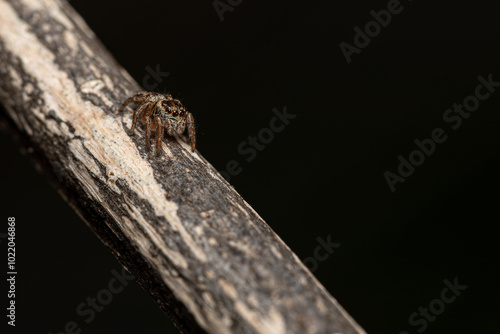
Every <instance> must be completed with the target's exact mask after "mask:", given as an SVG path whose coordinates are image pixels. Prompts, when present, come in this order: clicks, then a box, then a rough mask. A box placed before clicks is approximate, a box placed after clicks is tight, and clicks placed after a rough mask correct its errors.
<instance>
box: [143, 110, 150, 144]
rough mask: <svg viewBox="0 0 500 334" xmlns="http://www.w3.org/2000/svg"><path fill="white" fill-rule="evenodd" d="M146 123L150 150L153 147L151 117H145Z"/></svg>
mask: <svg viewBox="0 0 500 334" xmlns="http://www.w3.org/2000/svg"><path fill="white" fill-rule="evenodd" d="M144 120H145V123H146V146H147V147H148V148H150V147H151V142H150V138H151V117H150V116H149V115H145V117H144Z"/></svg>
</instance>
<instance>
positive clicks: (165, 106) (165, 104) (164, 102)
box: [161, 101, 168, 109]
mask: <svg viewBox="0 0 500 334" xmlns="http://www.w3.org/2000/svg"><path fill="white" fill-rule="evenodd" d="M161 106H162V107H163V108H165V109H166V108H168V105H167V101H163V102H162V103H161Z"/></svg>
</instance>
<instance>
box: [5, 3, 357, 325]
mask: <svg viewBox="0 0 500 334" xmlns="http://www.w3.org/2000/svg"><path fill="white" fill-rule="evenodd" d="M139 90H141V88H140V87H139V86H138V85H137V83H136V82H135V81H134V80H133V79H132V78H131V77H130V76H129V75H128V74H127V72H126V71H125V70H124V69H123V68H121V67H120V65H118V64H117V62H116V61H115V60H114V59H113V57H112V56H111V55H110V54H109V53H108V52H107V51H106V49H105V48H104V47H103V46H102V44H101V43H100V42H99V41H98V40H97V38H96V37H95V36H94V34H93V33H92V31H91V30H90V29H89V28H88V27H87V26H86V25H85V23H84V21H83V20H82V19H81V18H80V17H79V16H78V14H77V13H76V12H75V11H74V10H73V9H72V8H71V7H70V6H69V5H68V4H67V3H66V2H58V1H52V0H44V1H40V0H23V1H14V0H11V1H6V0H0V99H1V102H2V104H3V105H4V106H5V109H6V110H7V117H8V118H9V122H10V123H11V125H12V128H14V129H15V130H14V131H15V132H16V133H17V135H18V136H19V137H20V138H22V139H23V142H24V143H25V145H26V146H29V147H30V150H31V151H32V152H33V156H34V157H35V159H36V161H37V163H38V164H39V165H40V166H41V168H42V169H43V171H44V172H45V173H46V174H47V175H48V176H51V177H52V179H53V180H54V181H55V183H56V186H57V188H58V190H59V191H60V193H61V194H62V196H64V198H65V199H66V201H67V202H68V203H69V204H70V205H71V206H72V207H73V208H74V209H75V210H76V212H78V214H79V215H80V216H81V217H82V219H83V220H84V221H85V222H86V223H87V224H88V225H89V226H90V227H91V228H92V229H93V231H94V232H95V233H96V235H97V236H98V237H99V238H100V239H101V240H102V241H103V242H104V243H105V244H106V245H107V246H108V247H109V248H110V250H111V251H112V252H113V254H114V255H115V256H116V257H117V258H118V260H119V261H120V262H121V263H122V264H123V265H124V266H125V267H126V268H127V269H128V270H129V271H130V272H131V273H132V274H133V275H134V276H135V277H136V278H137V280H138V282H139V283H140V284H141V285H142V286H143V287H144V288H145V289H146V290H148V291H149V292H150V293H151V295H152V297H153V298H154V299H155V301H156V302H157V303H158V304H159V306H160V307H161V308H162V309H163V310H164V311H165V312H166V313H167V314H168V315H169V316H170V318H171V319H172V321H173V322H174V323H175V324H176V326H177V327H178V328H179V329H180V330H181V331H182V332H184V333H204V332H208V333H272V334H278V333H329V334H332V333H346V334H347V333H364V331H363V330H362V329H361V328H360V327H359V326H358V325H357V324H356V323H355V322H354V321H353V320H352V319H351V318H350V316H349V315H348V314H347V313H346V312H345V311H344V310H343V309H342V307H341V306H340V305H339V304H338V303H337V302H336V301H335V299H333V298H332V297H331V296H330V295H329V294H328V292H327V291H326V290H325V289H324V287H323V286H322V285H321V284H320V283H319V282H318V281H317V280H316V279H315V278H314V276H313V275H312V274H311V273H310V272H309V271H308V270H307V268H306V267H305V266H304V265H303V264H302V263H301V262H300V260H299V259H298V258H297V256H295V254H293V252H291V250H290V249H289V248H288V247H287V246H286V245H285V244H284V243H283V241H282V240H281V239H280V238H279V237H278V236H277V235H276V234H275V233H274V232H273V231H272V230H271V228H270V227H269V226H268V225H267V224H266V223H265V222H264V221H263V220H262V219H261V218H260V217H259V215H258V214H257V213H256V212H255V211H254V210H253V209H252V208H251V207H250V206H249V205H248V204H247V203H246V202H245V201H244V200H243V199H242V198H241V196H240V195H239V194H238V193H237V192H236V191H235V190H234V189H233V188H232V187H231V185H229V184H228V183H227V182H226V181H225V180H224V179H223V178H222V177H221V176H220V174H219V173H218V172H217V171H216V170H215V169H214V168H213V167H212V166H211V165H210V164H209V163H208V162H207V161H206V160H205V159H204V158H203V157H202V156H201V155H200V154H199V153H198V152H194V153H193V152H191V151H190V148H189V146H188V145H187V144H186V143H185V142H184V140H183V139H182V138H172V137H167V138H166V139H165V140H164V143H163V146H162V151H163V152H162V155H161V156H156V155H155V153H154V150H153V149H151V150H147V149H146V147H145V146H146V145H145V140H144V129H143V128H142V127H139V128H138V130H137V131H136V133H135V134H134V135H130V133H129V131H128V130H129V129H130V125H131V109H130V108H128V109H126V110H125V114H124V115H121V114H118V113H117V109H118V107H119V106H120V104H121V103H122V102H123V101H124V100H125V99H126V98H127V97H129V96H131V95H133V94H134V93H136V92H137V91H139ZM122 116H123V117H122Z"/></svg>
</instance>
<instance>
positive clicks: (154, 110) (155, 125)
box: [118, 92, 196, 154]
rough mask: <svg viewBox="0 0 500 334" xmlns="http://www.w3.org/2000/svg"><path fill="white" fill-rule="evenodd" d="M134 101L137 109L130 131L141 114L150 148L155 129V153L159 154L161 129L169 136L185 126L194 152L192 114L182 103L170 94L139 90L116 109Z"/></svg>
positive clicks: (180, 132)
mask: <svg viewBox="0 0 500 334" xmlns="http://www.w3.org/2000/svg"><path fill="white" fill-rule="evenodd" d="M131 102H133V103H135V104H136V105H137V109H135V111H134V121H133V123H132V128H131V129H130V131H131V132H132V133H134V129H135V124H136V123H137V118H138V117H139V116H140V115H141V114H142V118H141V120H142V123H143V124H144V125H145V126H146V144H147V147H148V148H150V147H151V144H150V137H151V131H156V154H160V149H161V140H162V138H163V129H164V128H165V130H166V131H167V133H168V134H169V135H170V136H173V135H174V133H177V134H179V135H181V134H182V133H183V132H184V130H185V129H186V127H187V130H188V132H187V133H188V136H187V138H188V143H189V141H191V149H192V150H193V152H194V148H195V146H196V132H195V130H194V119H193V115H191V113H190V112H189V111H186V108H185V107H184V106H183V105H182V103H181V102H180V101H179V100H177V99H174V98H172V95H170V94H159V93H154V92H139V93H137V94H135V95H134V96H132V97H130V98H128V99H127V100H126V101H125V102H124V103H123V104H122V106H121V107H120V109H118V111H122V110H123V108H125V106H126V105H127V104H129V103H131Z"/></svg>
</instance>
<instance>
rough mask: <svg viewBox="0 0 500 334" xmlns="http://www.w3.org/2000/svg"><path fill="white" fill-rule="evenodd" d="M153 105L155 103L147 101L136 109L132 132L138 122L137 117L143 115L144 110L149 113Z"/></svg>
mask: <svg viewBox="0 0 500 334" xmlns="http://www.w3.org/2000/svg"><path fill="white" fill-rule="evenodd" d="M152 106H153V104H152V103H151V102H146V103H143V104H141V105H140V106H139V107H138V108H137V109H135V111H134V121H133V122H132V128H131V129H130V132H132V133H134V130H135V124H136V123H137V118H138V117H139V115H141V114H142V113H143V112H146V114H148V113H149V112H150V109H151V107H152Z"/></svg>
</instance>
